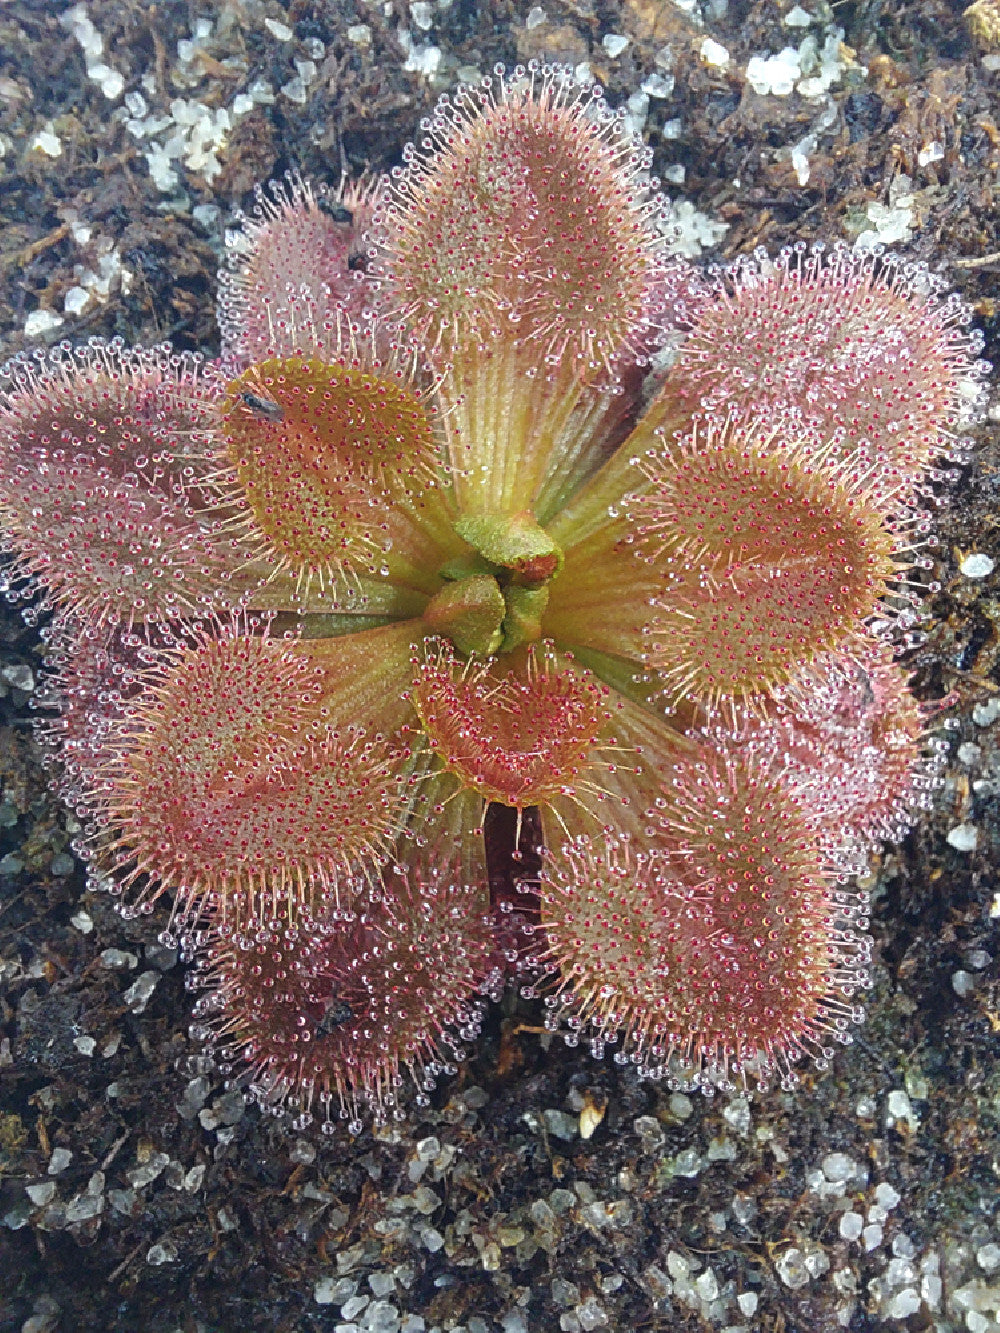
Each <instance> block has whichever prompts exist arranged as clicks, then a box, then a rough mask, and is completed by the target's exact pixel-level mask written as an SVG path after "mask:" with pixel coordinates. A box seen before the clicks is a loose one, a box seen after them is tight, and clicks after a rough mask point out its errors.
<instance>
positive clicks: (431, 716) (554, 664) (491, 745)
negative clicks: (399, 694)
mask: <svg viewBox="0 0 1000 1333" xmlns="http://www.w3.org/2000/svg"><path fill="white" fill-rule="evenodd" d="M411 698H412V701H413V705H414V707H415V708H416V711H417V714H418V716H419V719H420V725H421V727H422V729H423V731H424V732H425V733H426V736H427V740H428V744H429V745H430V747H431V749H432V751H433V752H434V754H436V755H437V757H438V759H439V761H440V763H441V765H442V767H443V768H445V769H446V770H447V771H448V772H449V773H452V774H454V775H455V777H457V778H458V780H459V782H460V783H461V784H462V786H463V787H465V788H469V789H471V790H473V791H477V792H478V793H479V794H480V795H481V796H482V797H483V799H484V800H486V801H496V802H498V803H499V804H500V805H508V806H516V807H517V808H518V809H524V808H525V806H529V805H550V804H551V803H552V802H553V801H556V800H557V799H558V798H559V797H562V796H566V797H569V798H571V799H572V798H576V799H578V800H584V801H585V799H586V797H588V796H589V795H591V794H592V793H594V792H595V790H597V784H596V783H595V781H594V776H593V775H594V774H595V773H596V771H597V770H598V769H599V767H600V765H601V755H602V752H603V751H605V750H608V749H611V748H613V745H612V744H611V743H610V742H609V741H608V737H607V729H608V725H609V723H610V721H611V718H612V715H613V714H612V711H611V706H610V698H611V691H610V690H609V689H608V687H607V686H606V685H602V684H601V683H599V682H598V681H596V680H594V679H593V678H591V677H590V676H589V675H586V674H584V673H583V672H581V671H579V670H578V669H576V668H575V667H571V666H568V665H566V664H565V663H564V662H560V661H559V660H557V659H556V657H555V656H554V655H553V654H552V653H551V652H548V651H543V652H542V653H541V654H538V653H536V652H535V651H534V648H532V649H531V650H529V651H528V652H527V653H526V654H524V655H518V657H517V658H516V659H515V657H514V656H513V655H511V656H510V657H501V658H494V659H490V660H489V661H488V662H486V663H485V664H483V663H476V662H475V661H474V660H472V659H470V661H469V662H467V663H464V664H462V663H458V662H457V661H456V660H455V657H454V654H453V651H452V649H451V647H450V646H449V645H448V644H445V643H442V642H441V641H440V640H437V641H432V647H431V648H430V650H429V651H428V654H427V658H426V660H425V661H424V662H423V663H421V664H420V666H419V667H418V670H417V676H416V679H415V681H414V683H413V688H412V692H411Z"/></svg>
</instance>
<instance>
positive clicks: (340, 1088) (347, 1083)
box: [193, 864, 497, 1133]
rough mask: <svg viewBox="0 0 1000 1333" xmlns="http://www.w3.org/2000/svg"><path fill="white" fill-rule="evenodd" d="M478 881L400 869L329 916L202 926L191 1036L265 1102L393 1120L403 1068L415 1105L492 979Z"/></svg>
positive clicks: (358, 1119)
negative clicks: (239, 1068) (365, 898)
mask: <svg viewBox="0 0 1000 1333" xmlns="http://www.w3.org/2000/svg"><path fill="white" fill-rule="evenodd" d="M491 952H492V941H491V930H490V923H489V901H488V894H487V892H486V890H485V888H484V887H483V886H481V885H477V884H467V883H464V882H462V881H461V880H457V879H454V878H452V877H451V875H450V873H449V871H448V868H447V865H446V864H444V865H442V866H441V867H440V868H438V869H437V870H435V871H433V872H431V871H427V870H423V871H422V870H420V869H417V868H414V867H412V866H398V867H395V868H394V869H393V870H391V871H390V872H389V874H388V875H387V878H386V882H385V887H384V890H383V891H382V893H381V895H380V900H379V901H378V902H376V903H374V904H372V905H371V906H370V907H369V908H366V909H364V910H359V911H345V912H340V913H336V914H334V915H333V916H331V917H328V918H325V919H313V918H310V917H307V916H300V917H299V918H298V919H297V920H296V921H295V922H294V924H292V923H290V922H289V921H288V919H287V917H286V916H284V915H283V914H282V913H281V912H280V911H279V912H278V914H277V915H276V916H274V917H273V918H271V919H268V920H260V921H257V922H253V923H250V924H248V929H247V930H246V931H245V932H244V933H242V934H239V935H236V934H233V933H231V932H225V931H223V932H219V931H210V932H209V933H208V939H207V941H206V944H205V947H204V961H203V963H202V969H203V976H202V985H203V986H204V987H205V994H203V995H202V997H201V998H200V1000H199V1001H198V1004H197V1006H196V1008H195V1028H194V1029H193V1034H194V1035H195V1036H196V1037H198V1038H200V1039H201V1040H204V1041H206V1042H207V1043H208V1045H209V1047H210V1049H212V1050H214V1052H215V1055H216V1058H217V1059H219V1060H220V1061H223V1062H225V1064H226V1066H227V1067H229V1065H230V1064H231V1063H232V1062H236V1061H238V1062H240V1063H243V1064H245V1065H246V1066H247V1067H248V1070H247V1074H246V1075H245V1077H246V1078H247V1079H248V1082H249V1087H250V1091H251V1093H252V1094H253V1095H254V1096H255V1097H256V1098H257V1099H258V1100H259V1101H260V1102H261V1104H262V1105H263V1106H265V1107H267V1108H270V1109H272V1110H275V1111H279V1112H280V1111H281V1110H282V1109H284V1108H286V1107H287V1108H289V1109H291V1108H294V1110H295V1112H296V1113H297V1119H296V1121H295V1125H296V1127H297V1128H304V1127H305V1125H306V1124H308V1123H309V1122H310V1121H311V1120H312V1119H313V1118H314V1117H315V1115H316V1113H317V1112H319V1113H320V1114H321V1115H322V1117H323V1128H324V1130H326V1131H328V1132H329V1131H332V1130H333V1128H334V1123H333V1121H334V1119H336V1118H339V1119H344V1120H349V1121H350V1122H351V1123H350V1129H351V1132H352V1133H359V1132H360V1131H361V1127H362V1117H363V1116H367V1115H371V1116H372V1117H373V1118H374V1119H375V1121H376V1123H384V1122H385V1121H386V1120H387V1119H389V1118H390V1117H395V1118H401V1117H402V1114H403V1111H402V1108H401V1106H400V1091H401V1089H402V1087H403V1085H404V1083H405V1082H406V1079H407V1076H408V1077H409V1080H410V1081H411V1082H412V1083H413V1084H414V1085H415V1087H416V1089H417V1094H418V1102H420V1103H421V1104H424V1105H426V1104H427V1093H429V1092H430V1091H431V1090H432V1089H433V1087H434V1085H435V1080H436V1078H437V1077H438V1076H439V1075H440V1074H442V1073H454V1072H455V1066H456V1064H457V1062H458V1061H459V1060H461V1059H462V1058H463V1057H464V1049H463V1047H462V1042H463V1041H469V1040H472V1039H474V1038H475V1037H476V1036H477V1035H478V1031H479V1022H480V1017H481V1013H482V997H483V995H484V994H485V993H487V992H488V991H489V990H491V989H494V988H495V986H496V984H497V983H496V977H495V976H494V972H495V968H494V966H493V964H492V962H491Z"/></svg>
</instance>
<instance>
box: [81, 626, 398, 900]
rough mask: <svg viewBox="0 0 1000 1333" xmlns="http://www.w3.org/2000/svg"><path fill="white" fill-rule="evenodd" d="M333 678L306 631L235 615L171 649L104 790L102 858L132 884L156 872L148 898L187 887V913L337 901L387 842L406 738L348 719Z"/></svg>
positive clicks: (136, 709)
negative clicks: (299, 637)
mask: <svg viewBox="0 0 1000 1333" xmlns="http://www.w3.org/2000/svg"><path fill="white" fill-rule="evenodd" d="M332 688H333V682H331V681H330V680H329V679H328V673H327V672H326V671H325V670H324V669H323V668H322V667H320V666H316V665H314V664H313V663H312V662H311V661H310V660H309V659H308V658H307V657H306V656H305V655H304V654H300V653H298V652H296V650H295V648H294V646H293V645H290V644H284V643H280V642H276V641H274V640H271V639H268V638H264V637H254V636H250V635H244V634H240V633H238V632H236V630H233V631H231V632H227V633H225V634H224V635H223V636H222V637H220V638H217V639H209V638H202V639H200V640H198V641H196V642H194V644H193V645H191V646H187V647H184V648H183V649H180V650H178V651H176V652H174V653H172V654H171V655H169V657H168V658H167V660H166V661H165V663H164V664H163V666H162V669H161V671H160V672H159V673H158V678H157V679H156V680H154V681H153V682H152V683H150V684H148V686H147V689H146V692H145V694H144V695H143V697H142V698H141V699H140V700H139V701H138V702H137V703H136V704H134V705H133V706H132V707H131V708H130V710H129V712H128V715H127V718H126V721H125V723H124V724H123V726H122V728H121V738H120V740H119V742H118V745H117V747H116V753H115V754H114V756H113V758H112V759H111V760H109V762H108V764H107V765H106V768H105V771H104V778H105V781H104V782H103V783H101V784H99V785H98V786H97V787H96V788H95V792H94V796H93V803H94V807H95V814H96V816H97V818H98V819H99V822H100V823H101V824H102V825H103V832H102V833H101V834H100V835H99V836H98V837H97V838H96V839H95V840H94V844H95V853H96V855H97V858H98V860H99V861H102V862H104V863H107V862H111V863H113V864H114V865H115V869H116V877H117V879H118V881H119V883H120V884H121V885H123V886H124V887H125V888H129V887H131V886H133V885H135V883H136V881H138V880H140V879H141V878H143V877H148V883H147V884H146V887H145V888H142V889H141V891H140V892H139V894H138V900H137V905H138V907H139V909H141V910H148V908H149V907H150V905H151V903H152V901H153V900H154V899H155V898H156V897H157V896H158V895H159V894H160V893H162V892H163V891H164V890H174V891H176V893H177V895H178V902H177V905H176V907H175V911H176V913H177V914H178V915H179V916H180V917H181V918H182V919H183V918H188V917H190V916H191V915H192V914H193V913H195V912H196V911H197V910H199V909H200V908H201V907H203V906H211V907H213V908H214V910H215V912H216V915H217V917H218V918H219V919H220V920H222V921H227V922H233V923H236V924H237V925H238V924H239V923H240V922H241V921H243V920H244V919H245V918H246V916H247V914H248V913H249V911H250V910H251V904H252V898H253V895H254V894H256V895H258V896H259V897H265V898H269V899H271V900H273V901H274V903H276V904H282V903H283V904H284V905H285V906H284V908H283V910H284V911H285V912H286V914H288V915H289V916H290V918H291V919H293V920H294V917H295V913H296V911H297V910H298V909H299V908H300V907H307V908H308V909H310V910H312V911H318V910H321V909H324V908H325V907H327V906H336V905H339V903H340V901H341V897H342V894H343V893H344V892H345V891H348V890H349V889H350V885H351V882H352V877H354V876H357V875H358V874H362V873H364V872H365V870H366V869H370V868H371V867H372V866H373V864H374V863H375V862H377V861H379V860H381V859H382V858H384V857H385V856H386V855H387V854H388V852H389V850H390V849H391V847H392V845H393V843H394V841H395V839H396V837H397V836H398V833H399V831H400V829H401V827H402V824H403V823H404V822H405V818H406V813H407V809H408V799H409V798H408V796H407V783H406V782H405V779H404V770H405V769H406V761H407V759H408V751H406V750H405V749H403V748H402V747H399V746H394V745H392V744H390V743H389V742H388V741H386V740H384V739H382V738H381V737H370V738H369V737H366V736H364V735H363V734H361V732H360V731H358V730H357V729H354V728H343V729H341V730H334V729H333V728H332V726H331V725H330V724H329V723H328V722H327V721H326V720H325V717H324V712H325V709H324V704H323V700H324V697H325V696H326V695H328V694H329V693H330V692H331V690H332ZM345 886H347V888H346V889H345ZM129 910H130V911H134V910H136V909H135V907H133V908H130V909H129Z"/></svg>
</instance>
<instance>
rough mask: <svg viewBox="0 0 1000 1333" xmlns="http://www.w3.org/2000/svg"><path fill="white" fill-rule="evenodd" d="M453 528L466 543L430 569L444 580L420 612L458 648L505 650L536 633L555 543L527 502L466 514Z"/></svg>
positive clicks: (553, 569) (554, 564)
mask: <svg viewBox="0 0 1000 1333" xmlns="http://www.w3.org/2000/svg"><path fill="white" fill-rule="evenodd" d="M455 531H456V532H457V533H458V535H459V536H460V537H461V538H462V540H463V541H465V542H467V543H468V545H469V546H470V547H471V548H472V549H471V550H470V551H469V552H468V554H467V555H462V556H458V557H457V558H456V559H454V560H449V561H448V563H447V564H445V565H443V566H442V567H441V569H440V570H439V571H438V573H439V575H440V577H441V579H442V580H443V582H444V587H443V588H441V590H440V591H439V592H438V593H436V594H435V595H434V596H433V597H432V598H431V600H430V601H429V602H428V604H427V608H426V610H425V611H424V620H425V621H426V623H427V624H428V626H429V627H430V628H431V629H432V630H433V631H434V632H435V633H437V634H442V635H445V636H446V637H447V638H449V639H451V641H452V643H453V644H454V645H455V647H456V648H457V649H458V651H459V652H460V653H462V654H464V655H465V656H469V655H471V654H473V653H475V654H477V655H478V656H482V657H489V656H491V655H492V654H493V653H509V652H512V651H513V650H514V649H515V648H518V647H520V645H521V644H523V643H534V642H535V641H536V640H538V639H540V638H541V637H542V616H543V615H544V613H545V608H546V607H547V606H548V602H549V589H548V584H549V582H550V580H552V579H553V578H555V576H556V575H557V574H558V573H559V571H560V569H562V566H563V555H562V551H561V550H560V549H559V547H558V546H557V545H556V543H555V542H554V541H553V540H552V538H551V537H550V536H549V534H548V533H547V532H546V531H545V529H544V528H542V527H539V525H538V524H537V523H536V522H535V518H534V515H533V514H531V513H530V512H529V511H528V510H524V511H522V512H521V513H520V514H472V515H469V516H467V517H465V518H460V519H459V520H458V522H457V523H456V524H455Z"/></svg>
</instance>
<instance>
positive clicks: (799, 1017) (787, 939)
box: [540, 749, 870, 1086]
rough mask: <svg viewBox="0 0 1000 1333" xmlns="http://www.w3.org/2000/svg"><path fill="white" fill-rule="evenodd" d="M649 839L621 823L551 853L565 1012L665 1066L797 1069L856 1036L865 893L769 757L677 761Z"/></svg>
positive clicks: (553, 962) (633, 1054) (564, 1022)
mask: <svg viewBox="0 0 1000 1333" xmlns="http://www.w3.org/2000/svg"><path fill="white" fill-rule="evenodd" d="M647 832H648V841H647V843H646V847H645V848H644V849H643V850H641V851H640V850H638V849H636V848H634V847H633V846H632V845H631V844H630V843H629V842H628V840H627V839H625V838H622V837H620V836H616V835H615V834H613V833H611V832H608V833H607V834H606V836H605V838H604V839H602V840H590V839H582V840H578V841H576V842H575V843H570V844H569V845H567V846H566V847H564V848H562V849H561V850H560V851H558V852H556V853H554V854H550V855H549V856H548V857H547V861H546V866H545V869H544V872H543V879H542V885H541V909H540V910H541V923H542V927H543V930H544V933H545V936H546V939H547V946H546V948H545V951H544V955H543V962H544V964H545V966H547V967H548V968H549V970H550V971H554V972H555V975H556V978H557V980H556V981H555V982H554V983H552V984H554V986H555V994H554V995H552V996H550V999H549V1006H550V1009H551V1011H552V1013H551V1015H550V1019H549V1024H550V1026H553V1027H560V1026H562V1027H568V1030H569V1034H570V1038H571V1041H573V1040H575V1034H577V1033H579V1032H583V1033H584V1034H585V1035H587V1036H588V1037H589V1038H590V1041H591V1044H592V1046H594V1047H596V1049H597V1052H598V1053H601V1052H603V1049H604V1047H605V1046H606V1045H607V1044H614V1043H617V1042H618V1041H621V1043H622V1048H621V1051H620V1052H619V1054H618V1055H617V1056H616V1058H618V1059H619V1060H621V1061H623V1062H624V1061H626V1060H630V1061H633V1062H634V1063H635V1064H637V1065H638V1066H639V1067H640V1072H641V1073H642V1074H643V1075H644V1076H645V1077H649V1078H663V1077H669V1078H672V1079H674V1080H678V1081H680V1082H690V1083H694V1084H696V1085H697V1084H702V1085H706V1086H713V1085H721V1086H727V1085H731V1084H732V1083H733V1082H737V1083H741V1084H746V1082H747V1080H748V1079H751V1078H754V1079H757V1080H759V1081H760V1082H765V1083H766V1082H767V1081H768V1080H769V1079H770V1077H771V1076H772V1075H773V1074H774V1073H778V1074H780V1076H781V1077H782V1079H783V1080H785V1081H786V1082H787V1081H791V1080H792V1079H793V1078H794V1075H793V1074H792V1068H791V1067H792V1065H793V1064H794V1063H795V1062H796V1061H797V1060H799V1059H800V1058H801V1057H803V1056H804V1055H810V1056H812V1057H813V1058H814V1059H816V1060H817V1061H818V1062H820V1063H823V1062H825V1061H826V1060H828V1059H829V1057H830V1055H831V1054H832V1050H831V1049H830V1048H829V1045H828V1043H829V1042H830V1041H831V1040H836V1041H847V1040H849V1032H848V1029H849V1025H850V1023H851V1022H857V1021H860V1018H861V1016H862V1015H861V1011H860V1010H859V1009H858V1008H857V1006H856V1005H853V1004H851V1003H850V1000H851V997H852V996H853V995H854V993H855V992H856V991H857V990H859V989H861V988H863V987H866V986H867V985H868V962H869V953H870V946H869V942H868V940H867V938H866V937H865V936H864V935H862V934H861V933H860V931H859V929H858V927H859V925H860V924H863V914H864V907H865V904H864V901H863V900H862V899H861V898H860V897H859V896H857V895H850V894H844V893H838V892H837V891H836V890H835V888H834V887H833V885H832V884H831V882H830V880H829V879H828V878H827V876H826V875H825V874H824V870H823V858H822V856H821V852H820V848H819V844H818V840H817V836H816V832H815V829H814V827H813V825H812V823H811V821H810V820H809V818H808V817H807V816H806V815H804V814H803V812H802V811H801V809H800V808H799V807H798V805H797V804H796V802H795V801H794V800H793V799H792V798H791V797H790V795H789V792H788V790H787V788H786V787H785V786H784V785H783V783H782V782H781V781H780V779H778V778H776V777H775V776H774V775H773V774H772V773H771V772H769V771H768V770H767V769H766V768H764V767H763V766H762V765H760V764H759V763H757V762H756V761H755V760H753V759H752V758H749V757H744V756H739V755H736V756H732V757H730V756H728V755H722V754H718V753H714V752H711V751H709V750H707V749H706V750H705V758H704V760H703V761H699V760H690V761H685V762H683V763H679V764H676V765H675V766H674V768H673V773H672V776H671V777H670V778H669V779H668V780H667V782H666V784H665V786H664V795H663V799H662V800H661V801H660V802H659V803H658V807H657V809H656V810H655V811H651V812H650V828H649V829H648V831H647Z"/></svg>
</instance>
